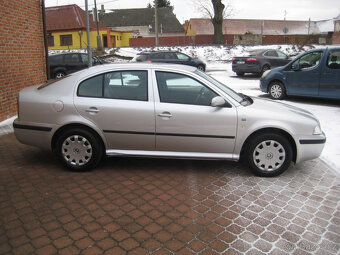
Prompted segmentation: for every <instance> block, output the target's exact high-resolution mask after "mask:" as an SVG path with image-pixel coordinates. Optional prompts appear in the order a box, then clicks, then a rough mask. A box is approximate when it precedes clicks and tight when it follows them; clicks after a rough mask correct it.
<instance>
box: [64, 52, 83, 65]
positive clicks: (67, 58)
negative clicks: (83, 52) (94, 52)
mask: <svg viewBox="0 0 340 255" xmlns="http://www.w3.org/2000/svg"><path fill="white" fill-rule="evenodd" d="M64 62H65V63H66V64H67V63H79V62H80V61H79V55H78V54H67V55H64Z"/></svg>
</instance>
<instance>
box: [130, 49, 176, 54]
mask: <svg viewBox="0 0 340 255" xmlns="http://www.w3.org/2000/svg"><path fill="white" fill-rule="evenodd" d="M155 53H179V51H172V50H157V51H143V52H140V53H138V54H137V55H142V54H155Z"/></svg>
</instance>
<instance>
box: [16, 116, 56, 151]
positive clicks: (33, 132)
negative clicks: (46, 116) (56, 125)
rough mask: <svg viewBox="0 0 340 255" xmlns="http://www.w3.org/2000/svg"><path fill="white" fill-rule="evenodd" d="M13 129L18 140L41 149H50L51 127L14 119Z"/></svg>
mask: <svg viewBox="0 0 340 255" xmlns="http://www.w3.org/2000/svg"><path fill="white" fill-rule="evenodd" d="M13 129H14V134H15V136H16V138H17V139H18V141H19V142H21V143H23V144H27V145H32V146H35V147H39V148H41V149H46V150H50V149H51V139H52V127H50V126H47V125H40V124H37V123H34V124H32V123H21V122H20V121H19V119H15V120H14V122H13Z"/></svg>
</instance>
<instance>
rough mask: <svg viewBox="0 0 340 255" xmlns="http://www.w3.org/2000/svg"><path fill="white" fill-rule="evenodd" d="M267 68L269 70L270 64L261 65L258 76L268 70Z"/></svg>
mask: <svg viewBox="0 0 340 255" xmlns="http://www.w3.org/2000/svg"><path fill="white" fill-rule="evenodd" d="M268 70H270V66H268V65H264V66H263V67H262V70H261V73H259V76H262V74H263V73H264V72H265V71H268Z"/></svg>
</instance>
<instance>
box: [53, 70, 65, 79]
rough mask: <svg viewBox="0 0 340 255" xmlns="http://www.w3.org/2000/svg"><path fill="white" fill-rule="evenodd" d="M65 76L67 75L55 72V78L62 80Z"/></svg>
mask: <svg viewBox="0 0 340 255" xmlns="http://www.w3.org/2000/svg"><path fill="white" fill-rule="evenodd" d="M65 75H66V74H65V73H64V72H61V71H58V72H55V74H54V78H56V79H60V78H62V77H64V76H65Z"/></svg>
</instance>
